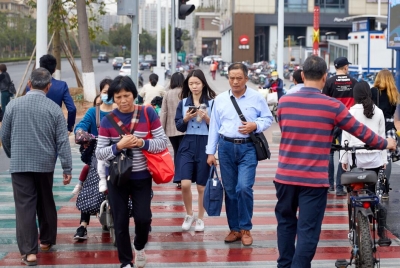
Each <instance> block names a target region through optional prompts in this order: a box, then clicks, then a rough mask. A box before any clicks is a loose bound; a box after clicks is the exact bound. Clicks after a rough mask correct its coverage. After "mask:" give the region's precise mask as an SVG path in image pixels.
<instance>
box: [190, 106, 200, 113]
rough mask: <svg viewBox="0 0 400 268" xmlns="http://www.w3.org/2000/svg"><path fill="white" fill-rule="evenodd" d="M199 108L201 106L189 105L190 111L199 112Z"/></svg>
mask: <svg viewBox="0 0 400 268" xmlns="http://www.w3.org/2000/svg"><path fill="white" fill-rule="evenodd" d="M198 109H199V107H196V106H189V113H194V112H197V110H198Z"/></svg>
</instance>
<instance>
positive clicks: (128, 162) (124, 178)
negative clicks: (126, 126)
mask: <svg viewBox="0 0 400 268" xmlns="http://www.w3.org/2000/svg"><path fill="white" fill-rule="evenodd" d="M106 117H107V119H108V120H109V121H110V123H111V124H112V125H113V127H114V128H115V129H116V130H117V131H118V133H119V134H120V135H121V136H122V135H125V134H126V133H124V132H123V131H122V129H121V127H120V126H118V124H117V123H116V122H115V120H114V118H113V116H112V115H111V114H108V115H106ZM132 161H133V157H132V150H130V149H126V150H122V151H121V152H120V153H119V154H118V155H117V156H116V157H115V158H114V159H112V160H110V167H109V171H110V177H109V180H110V181H111V183H112V184H113V185H115V186H119V187H121V186H124V185H126V184H127V183H128V182H129V180H130V178H131V173H132Z"/></svg>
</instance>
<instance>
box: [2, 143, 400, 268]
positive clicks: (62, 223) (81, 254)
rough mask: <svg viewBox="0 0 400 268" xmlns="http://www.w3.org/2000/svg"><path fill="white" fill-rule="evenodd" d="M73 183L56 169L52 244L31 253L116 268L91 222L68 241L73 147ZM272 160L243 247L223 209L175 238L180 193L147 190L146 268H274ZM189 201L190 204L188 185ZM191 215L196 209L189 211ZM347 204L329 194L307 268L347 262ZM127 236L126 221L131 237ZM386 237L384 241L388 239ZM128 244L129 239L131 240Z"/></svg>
mask: <svg viewBox="0 0 400 268" xmlns="http://www.w3.org/2000/svg"><path fill="white" fill-rule="evenodd" d="M72 151H73V164H74V170H73V173H72V175H73V180H72V182H71V184H70V185H68V186H64V185H63V184H62V170H61V167H60V164H59V163H57V167H56V170H55V178H54V189H53V191H54V197H55V200H56V205H57V210H58V236H57V245H56V246H54V247H53V248H52V249H51V251H50V252H47V253H41V252H40V253H39V254H38V264H39V266H42V265H46V267H65V268H67V267H119V261H118V254H117V251H116V248H115V247H114V246H113V245H112V243H111V239H110V236H109V233H107V232H103V231H102V230H101V225H100V223H99V220H98V219H97V218H95V217H94V216H93V217H92V218H91V222H90V225H89V227H88V237H89V238H88V240H87V241H84V242H77V241H74V240H73V239H72V236H73V235H74V233H75V230H76V228H77V227H78V226H79V220H80V214H79V211H78V210H77V209H76V207H75V201H76V197H75V196H73V195H72V194H71V191H72V190H73V188H74V185H75V184H76V183H77V181H78V177H79V173H80V171H81V169H82V167H83V163H82V162H81V161H80V154H79V151H78V148H77V147H76V146H74V145H73V147H72ZM271 152H272V159H271V160H266V161H262V162H260V163H259V165H258V168H257V172H256V183H255V186H254V199H255V200H254V216H253V225H254V227H253V230H252V235H253V238H254V243H253V245H252V246H250V247H243V246H242V245H241V243H240V242H237V243H233V244H225V243H224V242H223V240H224V238H225V236H226V235H227V234H228V231H229V230H228V224H227V220H226V215H225V210H224V208H223V211H222V213H221V216H220V217H205V219H204V222H205V231H204V232H194V226H193V227H192V228H191V230H190V231H187V232H182V229H181V224H182V222H183V218H184V216H185V210H184V207H183V202H182V198H181V193H180V191H179V190H177V189H176V187H175V185H174V184H172V183H170V184H166V185H154V186H153V190H154V198H153V200H152V212H153V221H152V232H151V233H150V237H149V243H148V244H147V246H146V255H147V259H148V264H147V265H146V267H254V268H256V267H260V268H261V267H262V268H266V267H276V259H277V258H278V250H277V243H276V237H277V236H276V219H275V214H274V207H275V204H276V197H275V188H274V186H273V182H272V181H273V177H274V174H275V170H276V167H277V156H278V146H277V145H272V146H271ZM192 192H193V200H194V202H195V200H197V191H196V189H195V185H193V187H192ZM194 210H195V211H197V204H194ZM347 226H348V223H347V205H346V200H345V197H336V196H335V195H329V197H328V204H327V209H326V213H325V218H324V221H323V226H322V233H321V239H320V242H319V244H318V249H317V252H316V255H315V258H314V260H313V263H312V267H315V268H324V267H335V265H334V263H335V261H336V259H344V258H345V259H348V258H349V256H350V244H349V241H348V239H347ZM133 234H134V226H133V221H131V235H133ZM390 235H391V234H390ZM390 237H391V238H392V240H393V243H392V246H391V247H388V248H378V253H379V255H380V258H381V267H382V268H386V267H400V264H399V263H400V241H399V240H398V239H397V238H396V237H394V236H393V235H391V236H390ZM132 238H133V237H132ZM20 265H21V263H20V254H19V250H18V247H17V243H16V237H15V211H14V201H13V196H12V187H11V177H10V174H8V173H0V267H16V266H20Z"/></svg>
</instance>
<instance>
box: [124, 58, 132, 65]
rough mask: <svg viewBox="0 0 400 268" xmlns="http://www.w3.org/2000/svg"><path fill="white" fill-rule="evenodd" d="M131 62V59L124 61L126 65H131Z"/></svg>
mask: <svg viewBox="0 0 400 268" xmlns="http://www.w3.org/2000/svg"><path fill="white" fill-rule="evenodd" d="M131 62H132V60H131V58H126V59H125V60H124V64H131Z"/></svg>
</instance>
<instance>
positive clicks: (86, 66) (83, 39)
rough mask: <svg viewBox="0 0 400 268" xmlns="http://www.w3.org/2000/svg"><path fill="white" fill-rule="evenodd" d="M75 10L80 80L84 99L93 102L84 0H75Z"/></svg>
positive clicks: (91, 65) (91, 70)
mask: <svg viewBox="0 0 400 268" xmlns="http://www.w3.org/2000/svg"><path fill="white" fill-rule="evenodd" d="M76 11H77V15H78V32H79V44H80V54H81V61H82V80H83V91H84V98H85V100H86V101H90V102H93V100H94V98H95V97H96V94H97V92H96V85H95V79H94V71H93V61H92V53H91V51H90V41H89V25H88V18H87V14H86V1H85V0H77V1H76Z"/></svg>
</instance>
